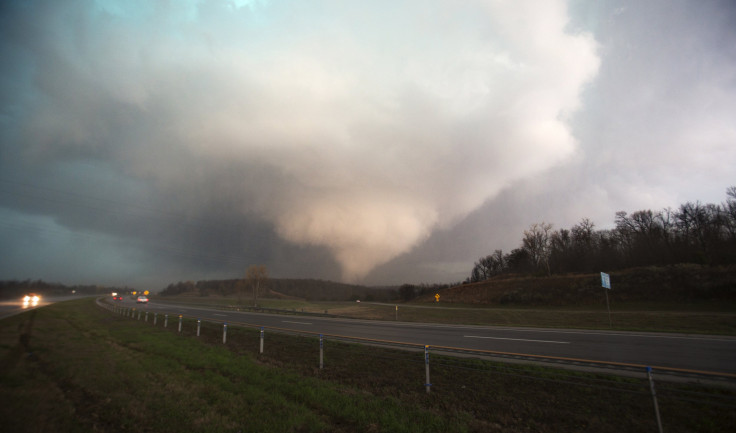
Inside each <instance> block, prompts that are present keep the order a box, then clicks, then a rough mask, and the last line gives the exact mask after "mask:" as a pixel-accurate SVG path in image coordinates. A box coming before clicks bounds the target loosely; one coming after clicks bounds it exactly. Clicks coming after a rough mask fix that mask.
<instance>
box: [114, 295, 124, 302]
mask: <svg viewBox="0 0 736 433" xmlns="http://www.w3.org/2000/svg"><path fill="white" fill-rule="evenodd" d="M112 300H113V301H122V300H123V295H115V296H113V297H112Z"/></svg>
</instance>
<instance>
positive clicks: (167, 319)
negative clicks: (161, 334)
mask: <svg viewBox="0 0 736 433" xmlns="http://www.w3.org/2000/svg"><path fill="white" fill-rule="evenodd" d="M167 326H169V315H168V314H165V315H164V328H166V327H167Z"/></svg>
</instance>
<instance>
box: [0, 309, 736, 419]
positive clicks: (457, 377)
mask: <svg viewBox="0 0 736 433" xmlns="http://www.w3.org/2000/svg"><path fill="white" fill-rule="evenodd" d="M258 335H259V333H258V331H257V330H254V329H244V328H238V327H232V328H231V329H229V330H228V339H227V344H222V326H221V325H219V324H213V323H203V324H202V329H201V335H200V337H199V338H197V337H196V323H195V322H194V321H193V320H191V319H189V320H185V322H184V326H183V331H182V332H181V333H179V332H178V331H177V327H176V326H175V322H173V323H169V326H168V328H163V327H162V321H161V320H160V318H159V322H158V324H157V326H156V327H154V326H153V324H152V320H150V319H149V321H148V322H145V321H143V320H135V319H131V318H126V317H123V316H120V315H115V314H113V313H111V312H109V311H107V310H102V309H100V308H99V307H97V306H96V305H95V304H94V303H93V301H92V300H89V299H88V300H80V301H74V302H66V303H61V304H55V305H52V306H49V307H45V308H41V309H38V310H34V311H31V312H27V313H24V314H22V315H19V316H16V317H12V318H8V319H5V320H2V321H0V360H1V361H0V362H2V365H1V367H2V369H1V370H0V371H1V373H0V392H1V393H2V394H1V395H2V396H3V402H4V404H2V405H0V423H1V424H2V425H3V430H4V431H14V432H24V431H61V432H63V431H80V432H83V431H99V432H118V431H120V432H123V431H136V432H146V431H150V432H158V431H162V432H169V431H187V432H200V431H201V432H239V431H242V432H246V431H258V432H288V431H293V432H309V431H331V432H353V431H368V432H371V431H373V432H379V431H381V432H382V431H386V432H401V431H407V432H408V431H411V432H414V431H426V432H432V431H442V432H446V431H453V432H455V431H457V432H462V431H475V432H484V431H504V432H516V431H540V432H558V431H559V432H562V431H565V432H567V431H599V432H615V431H651V430H652V429H653V427H654V428H656V425H655V421H654V412H653V407H652V400H651V396H650V395H649V393H648V384H647V383H646V381H643V380H642V379H638V378H620V377H614V376H603V375H592V374H584V373H576V372H568V371H560V370H555V369H548V368H540V367H524V366H509V365H504V364H498V363H493V362H488V361H481V360H474V359H457V358H451V357H442V356H434V355H432V377H431V382H432V387H431V391H432V392H431V393H430V394H427V393H426V391H425V386H424V382H425V377H424V374H425V364H424V358H423V353H416V352H407V351H399V350H391V349H386V348H376V347H366V346H361V345H356V344H347V343H340V342H335V341H328V342H326V348H325V359H324V361H325V368H324V369H319V368H318V347H319V346H318V341H317V340H316V339H314V338H307V337H296V336H289V335H281V334H274V333H269V334H268V335H267V336H266V341H265V351H264V354H259V353H258V351H259V349H258V347H259V339H258ZM659 392H660V399H661V401H662V403H661V411H662V417H663V422H664V424H665V426H666V428H667V430H668V431H714V432H715V431H729V430H732V429H733V428H734V427H735V426H736V419H735V416H734V413H735V412H736V411H734V404H736V403H734V398H736V396H735V395H734V393H733V392H732V391H731V390H728V389H721V388H704V387H702V386H694V385H689V384H682V385H674V384H667V385H665V384H661V385H660V389H659ZM694 392H696V393H697V394H691V393H694ZM683 396H685V397H688V398H687V399H685V398H684V397H683Z"/></svg>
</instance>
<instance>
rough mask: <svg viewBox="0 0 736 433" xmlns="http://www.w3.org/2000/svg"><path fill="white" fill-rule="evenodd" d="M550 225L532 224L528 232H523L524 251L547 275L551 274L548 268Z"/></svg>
mask: <svg viewBox="0 0 736 433" xmlns="http://www.w3.org/2000/svg"><path fill="white" fill-rule="evenodd" d="M551 232H552V224H547V223H544V222H542V223H540V224H537V223H535V224H532V225H531V226H530V227H529V230H524V240H523V245H524V249H525V250H526V251H527V252H528V253H529V256H530V257H531V259H532V262H534V264H535V265H536V266H537V267H538V268H541V267H544V270H545V271H546V272H547V275H549V274H550V273H551V270H550V267H549V253H550V239H549V238H550V235H551Z"/></svg>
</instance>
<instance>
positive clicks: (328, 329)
mask: <svg viewBox="0 0 736 433" xmlns="http://www.w3.org/2000/svg"><path fill="white" fill-rule="evenodd" d="M116 304H117V305H119V306H125V307H129V308H130V307H136V308H138V309H141V310H144V311H145V310H147V311H151V312H158V313H168V314H170V315H175V316H178V315H179V314H182V315H184V316H185V317H189V318H200V319H202V320H205V321H215V322H228V323H233V324H236V323H241V324H248V325H252V326H254V327H261V326H263V327H266V328H279V329H288V330H291V331H297V332H308V333H313V334H325V335H329V336H342V337H350V338H363V339H372V340H382V341H391V342H399V343H406V344H415V345H429V346H430V347H435V348H458V349H463V350H471V351H472V350H482V351H494V352H504V353H507V354H527V355H533V356H538V357H550V358H574V359H580V360H589V361H595V362H603V363H611V364H615V363H623V364H636V365H641V366H651V367H653V368H655V369H657V368H660V369H683V370H693V371H700V372H709V373H719V374H724V375H728V376H733V377H734V378H736V337H729V336H705V335H688V334H666V333H645V332H622V331H601V330H595V331H587V330H572V329H549V328H546V329H537V328H515V327H496V326H464V325H442V324H426V323H413V322H386V321H374V320H354V319H340V318H326V317H314V316H299V315H279V314H263V313H251V312H236V311H225V310H217V309H211V308H205V307H195V306H178V305H173V304H167V303H154V302H151V303H150V304H149V305H145V304H136V303H135V301H134V300H130V299H126V300H124V301H123V302H116ZM170 320H171V319H170Z"/></svg>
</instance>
